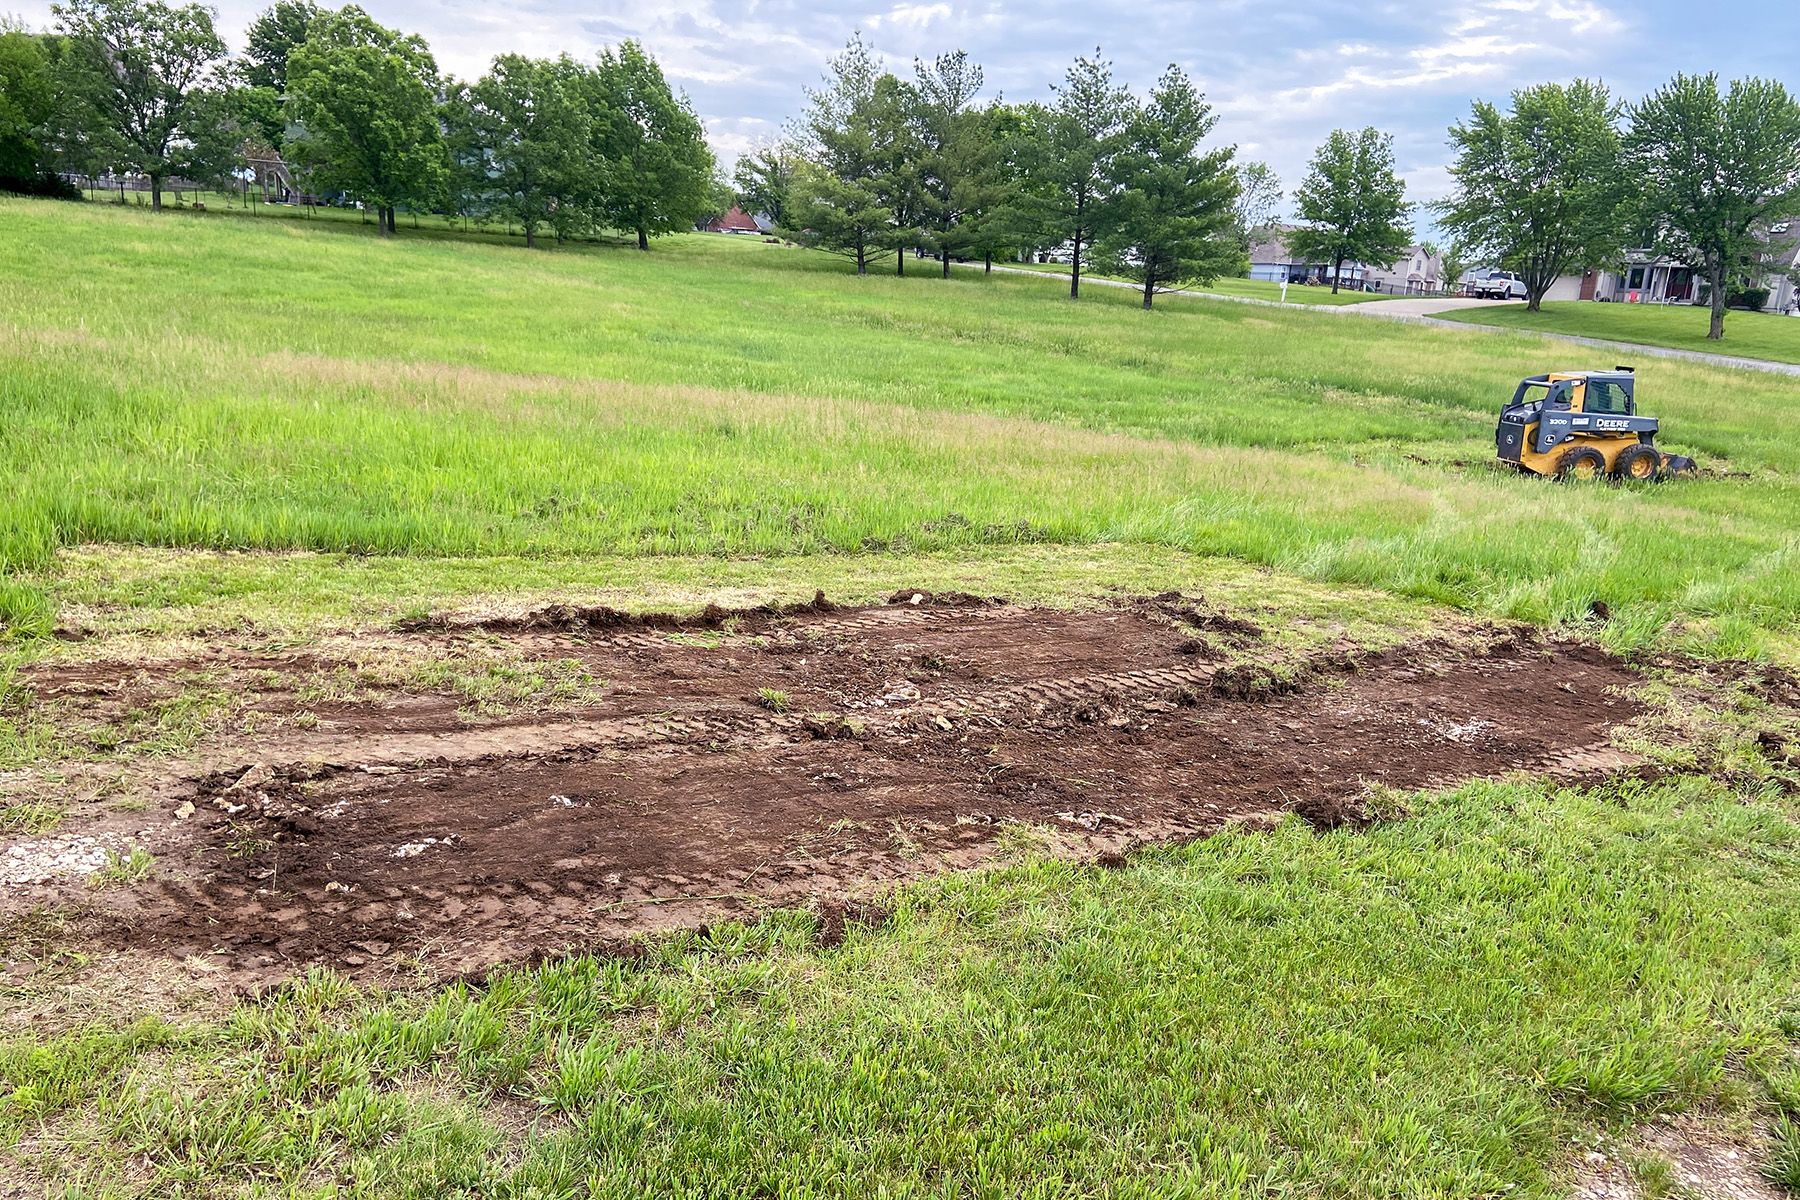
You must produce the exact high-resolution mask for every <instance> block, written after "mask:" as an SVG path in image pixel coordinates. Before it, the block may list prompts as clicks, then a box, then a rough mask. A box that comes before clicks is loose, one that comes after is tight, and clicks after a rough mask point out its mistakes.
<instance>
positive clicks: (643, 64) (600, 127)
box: [593, 41, 713, 250]
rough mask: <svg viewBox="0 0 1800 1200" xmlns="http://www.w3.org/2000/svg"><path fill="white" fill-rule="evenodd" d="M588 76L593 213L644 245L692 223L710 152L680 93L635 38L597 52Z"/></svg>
mask: <svg viewBox="0 0 1800 1200" xmlns="http://www.w3.org/2000/svg"><path fill="white" fill-rule="evenodd" d="M594 80H595V85H596V87H597V89H598V95H599V97H600V99H601V103H602V105H603V107H604V117H602V116H601V115H600V114H599V113H596V114H595V116H594V119H593V130H594V136H595V138H596V140H597V142H598V145H599V147H600V149H601V152H602V154H603V156H604V159H605V164H606V166H605V172H606V174H605V185H604V187H603V188H602V189H601V191H600V196H599V203H598V215H599V217H600V219H601V220H602V222H604V223H605V224H606V225H607V226H609V227H611V228H613V229H622V230H625V231H627V232H630V233H635V234H636V235H637V243H638V249H639V250H648V249H649V248H650V238H651V237H653V236H659V235H661V234H665V233H675V232H677V231H680V230H689V229H692V228H693V227H694V222H695V220H696V219H697V218H698V217H699V215H700V212H701V210H702V209H703V208H705V207H706V203H707V201H708V199H709V198H710V196H711V188H712V178H713V156H712V151H711V150H710V149H709V148H708V147H707V144H706V134H705V131H704V130H703V129H702V128H701V127H700V118H698V117H697V116H695V115H694V109H693V106H692V105H691V104H690V103H688V99H687V97H686V96H685V95H683V96H679V97H678V96H676V95H675V94H674V92H673V91H671V90H670V88H669V84H668V81H667V80H666V79H664V78H663V73H662V68H661V67H659V66H657V64H656V60H655V59H653V58H651V57H650V56H649V55H648V54H646V53H645V52H644V48H643V47H642V46H640V45H638V44H637V43H636V42H633V41H626V42H622V43H620V45H619V46H618V47H617V48H616V49H614V48H610V47H609V48H607V49H605V50H602V51H601V52H600V63H599V68H598V70H597V71H596V73H595V76H594Z"/></svg>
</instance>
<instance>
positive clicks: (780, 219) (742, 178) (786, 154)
mask: <svg viewBox="0 0 1800 1200" xmlns="http://www.w3.org/2000/svg"><path fill="white" fill-rule="evenodd" d="M799 157H800V156H799V153H798V152H797V151H796V150H795V149H794V147H793V146H792V145H791V144H790V143H788V142H785V141H782V142H771V143H769V144H767V145H762V146H758V147H756V148H755V149H754V150H752V151H751V152H750V153H748V154H744V155H740V156H739V157H738V161H737V169H736V171H734V172H733V174H732V182H733V183H734V184H736V185H737V198H738V204H739V206H740V207H741V208H742V209H743V210H744V211H745V212H747V213H749V214H751V215H752V216H754V215H755V214H757V213H761V214H763V215H764V216H766V217H767V218H768V219H769V221H770V222H771V223H772V224H774V225H775V227H776V228H778V229H785V228H787V225H788V209H789V207H790V206H791V205H792V203H793V200H792V197H793V191H794V171H795V169H796V168H797V166H798V163H799Z"/></svg>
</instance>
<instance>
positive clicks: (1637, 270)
mask: <svg viewBox="0 0 1800 1200" xmlns="http://www.w3.org/2000/svg"><path fill="white" fill-rule="evenodd" d="M1625 286H1626V287H1628V288H1641V287H1643V286H1644V268H1642V267H1633V268H1631V282H1630V283H1627V284H1626V285H1625Z"/></svg>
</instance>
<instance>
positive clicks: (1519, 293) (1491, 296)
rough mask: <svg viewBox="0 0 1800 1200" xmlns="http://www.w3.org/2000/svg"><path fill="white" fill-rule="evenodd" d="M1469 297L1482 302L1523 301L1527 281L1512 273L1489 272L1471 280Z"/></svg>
mask: <svg viewBox="0 0 1800 1200" xmlns="http://www.w3.org/2000/svg"><path fill="white" fill-rule="evenodd" d="M1469 295H1471V296H1475V297H1477V298H1479V299H1482V300H1523V299H1525V298H1526V295H1527V293H1526V291H1525V281H1524V280H1523V279H1520V278H1519V277H1518V276H1517V275H1514V274H1513V273H1512V272H1511V271H1489V272H1488V273H1487V274H1486V275H1483V276H1477V277H1476V278H1474V279H1471V280H1469Z"/></svg>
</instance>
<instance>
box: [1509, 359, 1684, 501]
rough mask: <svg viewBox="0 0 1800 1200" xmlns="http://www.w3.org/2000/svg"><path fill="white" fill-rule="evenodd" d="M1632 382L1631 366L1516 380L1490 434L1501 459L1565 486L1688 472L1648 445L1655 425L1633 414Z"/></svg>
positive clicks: (1651, 419) (1680, 462)
mask: <svg viewBox="0 0 1800 1200" xmlns="http://www.w3.org/2000/svg"><path fill="white" fill-rule="evenodd" d="M1634 383H1635V377H1634V376H1633V374H1632V369H1631V368H1630V367H1614V368H1613V369H1612V370H1610V371H1554V372H1552V373H1550V374H1548V375H1533V376H1532V377H1531V378H1530V379H1525V380H1521V381H1520V383H1519V390H1518V391H1516V392H1514V393H1513V398H1512V402H1511V403H1510V404H1508V405H1507V406H1506V407H1505V409H1503V410H1502V411H1501V413H1500V427H1499V428H1498V429H1496V430H1495V431H1494V447H1495V449H1496V450H1497V451H1498V452H1499V455H1500V460H1501V461H1502V462H1508V463H1512V464H1513V465H1514V466H1516V467H1518V468H1519V469H1520V470H1521V471H1531V472H1534V473H1535V474H1538V475H1554V476H1556V477H1557V478H1558V479H1569V480H1587V479H1599V478H1602V477H1604V476H1608V475H1610V476H1611V477H1612V478H1614V479H1637V480H1651V479H1658V478H1661V477H1662V476H1664V475H1673V474H1676V473H1678V472H1682V471H1692V470H1693V469H1694V460H1693V459H1691V458H1683V457H1682V456H1680V455H1676V454H1664V453H1662V452H1661V451H1659V450H1658V449H1657V448H1656V446H1655V445H1654V442H1655V440H1656V418H1655V417H1643V416H1639V415H1638V411H1637V398H1636V395H1635V393H1634V387H1633V385H1634Z"/></svg>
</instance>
